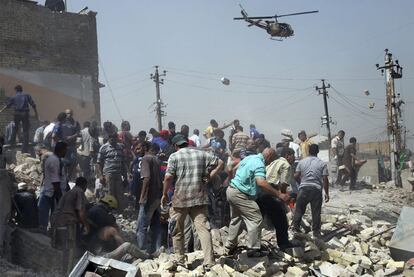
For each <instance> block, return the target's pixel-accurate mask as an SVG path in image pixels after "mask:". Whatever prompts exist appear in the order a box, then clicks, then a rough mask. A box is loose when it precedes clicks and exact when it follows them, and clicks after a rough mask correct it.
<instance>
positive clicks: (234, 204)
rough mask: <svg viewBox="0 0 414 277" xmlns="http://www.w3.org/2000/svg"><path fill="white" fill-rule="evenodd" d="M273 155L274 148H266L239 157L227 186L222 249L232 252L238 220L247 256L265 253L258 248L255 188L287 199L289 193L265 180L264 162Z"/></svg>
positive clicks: (268, 161) (237, 231) (258, 234)
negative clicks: (225, 232)
mask: <svg viewBox="0 0 414 277" xmlns="http://www.w3.org/2000/svg"><path fill="white" fill-rule="evenodd" d="M275 159H276V151H275V150H274V149H272V148H266V149H265V150H264V151H263V153H262V154H257V155H250V156H248V157H246V158H244V159H243V160H241V161H240V163H239V167H238V169H237V171H236V175H235V177H234V178H233V179H232V180H231V183H230V186H229V187H228V188H227V192H226V194H227V200H228V201H229V203H230V217H231V221H230V225H229V230H228V233H229V235H228V237H227V242H226V244H225V248H226V252H227V254H229V255H232V254H234V251H235V249H236V246H237V237H238V235H239V233H240V228H241V225H242V222H244V223H245V225H246V227H247V248H248V253H247V255H248V256H249V257H260V256H263V255H265V253H263V252H261V251H260V247H261V243H260V239H261V224H262V215H261V213H260V208H259V206H258V204H257V203H256V201H255V197H256V194H257V188H258V187H260V188H261V189H263V190H264V191H265V192H267V193H269V194H270V195H272V196H274V197H277V198H280V199H281V200H282V201H287V200H288V199H289V197H288V196H287V195H286V194H282V193H281V192H280V190H277V189H274V188H273V187H272V186H271V185H270V184H269V183H268V182H267V181H266V168H265V166H266V165H269V164H270V163H271V162H273V161H274V160H275Z"/></svg>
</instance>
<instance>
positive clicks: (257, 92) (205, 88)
mask: <svg viewBox="0 0 414 277" xmlns="http://www.w3.org/2000/svg"><path fill="white" fill-rule="evenodd" d="M165 80H166V81H168V82H170V83H175V84H178V85H182V86H187V87H193V88H198V89H203V90H208V91H222V92H226V93H238V94H239V93H246V94H278V93H289V92H293V91H305V90H308V89H310V88H312V87H307V88H301V89H292V90H291V91H286V90H285V91H243V90H232V89H220V88H212V87H206V86H200V85H196V84H188V83H184V82H180V81H176V80H173V79H169V78H166V79H165Z"/></svg>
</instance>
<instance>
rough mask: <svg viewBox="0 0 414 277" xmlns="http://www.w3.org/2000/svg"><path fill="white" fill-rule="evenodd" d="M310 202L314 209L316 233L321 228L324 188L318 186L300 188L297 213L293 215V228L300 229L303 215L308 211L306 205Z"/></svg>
mask: <svg viewBox="0 0 414 277" xmlns="http://www.w3.org/2000/svg"><path fill="white" fill-rule="evenodd" d="M309 203H310V205H311V210H312V231H313V232H314V233H317V232H320V230H321V211H322V190H319V189H318V188H316V187H303V188H301V189H299V193H298V197H297V198H296V206H295V214H294V215H293V222H292V224H293V228H294V229H296V230H299V228H300V223H301V221H302V216H303V215H304V214H305V212H306V206H307V205H308V204H309Z"/></svg>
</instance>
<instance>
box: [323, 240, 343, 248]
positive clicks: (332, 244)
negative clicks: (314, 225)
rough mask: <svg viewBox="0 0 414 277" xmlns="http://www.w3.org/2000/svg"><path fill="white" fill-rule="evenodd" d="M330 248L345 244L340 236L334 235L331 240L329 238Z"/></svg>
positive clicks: (340, 246)
mask: <svg viewBox="0 0 414 277" xmlns="http://www.w3.org/2000/svg"><path fill="white" fill-rule="evenodd" d="M326 244H327V245H328V246H329V247H330V248H333V249H336V248H342V247H344V245H345V244H343V243H342V242H341V241H340V240H339V239H338V238H336V237H333V238H332V239H331V240H329V241H328V242H327V243H326Z"/></svg>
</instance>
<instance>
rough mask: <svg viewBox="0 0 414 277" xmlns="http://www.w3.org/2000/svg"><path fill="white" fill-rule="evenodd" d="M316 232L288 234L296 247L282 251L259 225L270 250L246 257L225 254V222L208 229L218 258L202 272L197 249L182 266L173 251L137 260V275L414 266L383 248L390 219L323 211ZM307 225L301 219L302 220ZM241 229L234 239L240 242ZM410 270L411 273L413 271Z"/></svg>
mask: <svg viewBox="0 0 414 277" xmlns="http://www.w3.org/2000/svg"><path fill="white" fill-rule="evenodd" d="M323 222H324V224H323V226H322V233H323V234H324V235H323V236H322V237H321V238H312V236H310V235H308V234H305V233H301V234H290V235H291V236H292V239H294V240H295V241H296V242H297V243H298V244H300V245H301V247H295V248H292V249H291V250H290V252H289V251H288V253H284V252H282V251H279V250H278V249H276V248H274V247H272V245H275V236H274V231H270V230H265V229H264V230H263V233H262V244H263V245H264V247H266V249H267V250H268V251H269V255H268V256H266V257H261V258H249V257H247V254H246V252H245V251H241V252H240V253H239V254H237V255H235V256H232V257H225V256H223V254H224V246H223V242H224V241H225V239H226V236H227V227H223V228H221V229H219V230H218V229H216V230H212V236H213V249H214V252H215V254H216V256H217V257H219V258H218V259H217V264H216V265H215V266H214V267H213V268H212V269H211V271H210V272H207V273H203V267H202V266H201V263H202V260H203V253H202V251H195V252H192V253H188V254H187V262H186V264H185V266H178V267H177V266H176V264H175V263H174V262H173V260H174V258H175V257H174V255H168V254H166V253H163V254H161V255H160V256H159V257H158V258H157V259H154V260H145V261H141V260H136V261H135V262H134V264H135V265H136V266H137V267H139V269H140V271H141V275H142V276H240V277H241V276H251V277H256V276H292V277H293V276H330V277H334V276H396V275H400V276H409V274H414V270H413V269H411V268H410V266H409V265H406V264H405V263H404V262H402V261H394V260H393V259H392V258H391V256H390V251H389V249H388V244H389V241H390V239H391V237H392V233H393V227H394V226H395V224H392V223H390V222H387V221H383V220H374V221H372V220H371V219H370V218H369V217H367V216H364V215H362V214H361V213H356V214H349V215H343V214H341V215H339V214H337V215H335V214H329V215H324V216H323ZM305 226H306V221H305ZM245 236H246V233H245V232H243V233H242V234H241V235H240V237H239V241H240V243H241V245H243V244H244V242H245ZM412 276H414V275H412Z"/></svg>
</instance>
